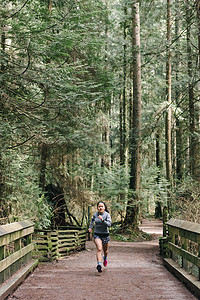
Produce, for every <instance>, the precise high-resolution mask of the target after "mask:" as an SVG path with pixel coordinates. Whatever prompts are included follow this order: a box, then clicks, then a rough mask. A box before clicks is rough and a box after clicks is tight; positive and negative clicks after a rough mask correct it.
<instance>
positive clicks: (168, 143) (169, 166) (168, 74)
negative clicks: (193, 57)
mask: <svg viewBox="0 0 200 300" xmlns="http://www.w3.org/2000/svg"><path fill="white" fill-rule="evenodd" d="M170 45H171V0H167V61H166V86H167V88H166V95H167V103H168V108H167V111H166V118H165V153H166V178H167V180H168V181H169V182H170V183H172V154H171V153H172V149H171V123H172V112H171V85H172V83H171V50H170Z"/></svg>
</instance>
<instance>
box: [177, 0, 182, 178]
mask: <svg viewBox="0 0 200 300" xmlns="http://www.w3.org/2000/svg"><path fill="white" fill-rule="evenodd" d="M175 5H176V6H175V8H176V17H175V39H176V40H177V42H176V48H175V72H176V88H175V97H176V107H177V112H176V114H175V115H176V176H177V179H178V180H181V179H182V178H183V164H184V161H183V128H182V127H183V124H182V122H181V117H180V116H179V113H178V108H181V99H182V93H181V88H180V87H181V85H180V84H179V80H180V74H179V73H180V68H181V57H180V55H181V54H180V0H177V1H176V4H175Z"/></svg>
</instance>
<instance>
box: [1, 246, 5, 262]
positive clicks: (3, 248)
mask: <svg viewBox="0 0 200 300" xmlns="http://www.w3.org/2000/svg"><path fill="white" fill-rule="evenodd" d="M4 258H5V246H2V247H0V260H2V259H4Z"/></svg>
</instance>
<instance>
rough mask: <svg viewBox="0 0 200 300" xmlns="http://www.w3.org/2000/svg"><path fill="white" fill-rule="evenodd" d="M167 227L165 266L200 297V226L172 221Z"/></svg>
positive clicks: (167, 223)
mask: <svg viewBox="0 0 200 300" xmlns="http://www.w3.org/2000/svg"><path fill="white" fill-rule="evenodd" d="M166 225H167V237H166V238H165V243H166V244H165V246H166V248H165V252H164V253H165V256H166V257H165V258H164V265H165V266H166V267H167V268H168V269H170V271H171V272H173V273H174V274H175V275H176V276H177V277H178V278H179V279H180V280H182V281H183V282H184V283H185V284H186V285H187V286H188V288H189V289H190V290H191V291H192V292H193V293H194V294H195V295H197V297H200V281H199V280H200V224H197V223H193V222H188V221H182V220H176V219H171V220H169V221H168V222H166Z"/></svg>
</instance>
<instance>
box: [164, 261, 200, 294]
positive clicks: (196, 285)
mask: <svg viewBox="0 0 200 300" xmlns="http://www.w3.org/2000/svg"><path fill="white" fill-rule="evenodd" d="M163 264H164V266H165V267H166V268H167V269H168V270H169V271H170V272H171V273H173V274H174V275H175V277H176V278H178V279H179V280H180V281H181V282H183V283H184V284H185V285H186V287H187V288H188V290H190V291H191V292H192V293H193V294H194V295H195V296H196V297H198V299H200V281H199V280H198V279H197V278H195V277H194V276H192V275H190V274H189V273H188V272H187V271H186V270H184V269H183V268H181V267H180V266H179V265H178V264H177V263H176V262H175V261H174V260H173V259H171V258H164V259H163Z"/></svg>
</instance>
